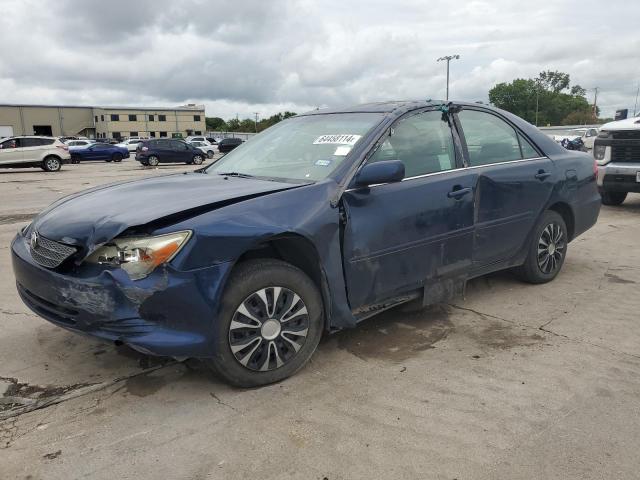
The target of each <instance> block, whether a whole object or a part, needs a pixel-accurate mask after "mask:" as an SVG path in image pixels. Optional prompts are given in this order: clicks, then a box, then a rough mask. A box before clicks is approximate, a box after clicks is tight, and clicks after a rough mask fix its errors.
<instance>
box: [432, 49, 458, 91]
mask: <svg viewBox="0 0 640 480" xmlns="http://www.w3.org/2000/svg"><path fill="white" fill-rule="evenodd" d="M459 58H460V55H447V56H445V57H440V58H439V59H438V60H436V61H437V62H441V61H443V60H446V61H447V98H446V100H447V102H448V101H449V63H450V62H451V60H458V59H459Z"/></svg>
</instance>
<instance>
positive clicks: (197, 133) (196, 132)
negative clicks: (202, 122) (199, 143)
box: [193, 130, 202, 135]
mask: <svg viewBox="0 0 640 480" xmlns="http://www.w3.org/2000/svg"><path fill="white" fill-rule="evenodd" d="M193 133H194V134H195V135H202V132H201V131H200V130H196V131H195V132H193Z"/></svg>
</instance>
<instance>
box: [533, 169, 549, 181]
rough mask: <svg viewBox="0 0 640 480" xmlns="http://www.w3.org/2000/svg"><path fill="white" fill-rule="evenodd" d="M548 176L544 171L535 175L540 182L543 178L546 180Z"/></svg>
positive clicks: (539, 171)
mask: <svg viewBox="0 0 640 480" xmlns="http://www.w3.org/2000/svg"><path fill="white" fill-rule="evenodd" d="M550 176H551V174H550V173H549V172H545V171H544V170H538V173H536V174H535V177H536V178H537V179H538V180H540V181H543V180H544V179H545V178H548V177H550Z"/></svg>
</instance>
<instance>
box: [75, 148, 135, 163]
mask: <svg viewBox="0 0 640 480" xmlns="http://www.w3.org/2000/svg"><path fill="white" fill-rule="evenodd" d="M69 153H71V162H72V163H80V162H81V161H83V162H84V161H87V160H105V161H107V162H121V161H122V159H123V158H129V150H127V148H125V147H120V146H118V145H111V144H109V143H94V144H92V145H89V146H88V147H75V148H72V149H70V152H69Z"/></svg>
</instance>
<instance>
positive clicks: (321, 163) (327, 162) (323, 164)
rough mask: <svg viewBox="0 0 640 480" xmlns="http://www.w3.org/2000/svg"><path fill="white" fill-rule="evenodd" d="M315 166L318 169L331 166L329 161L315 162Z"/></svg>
mask: <svg viewBox="0 0 640 480" xmlns="http://www.w3.org/2000/svg"><path fill="white" fill-rule="evenodd" d="M316 165H317V166H318V167H328V166H329V165H331V160H316Z"/></svg>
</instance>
